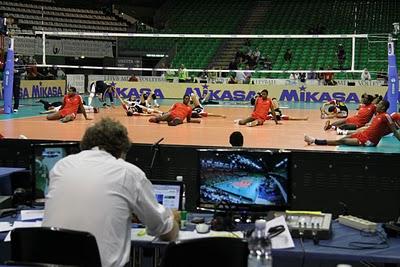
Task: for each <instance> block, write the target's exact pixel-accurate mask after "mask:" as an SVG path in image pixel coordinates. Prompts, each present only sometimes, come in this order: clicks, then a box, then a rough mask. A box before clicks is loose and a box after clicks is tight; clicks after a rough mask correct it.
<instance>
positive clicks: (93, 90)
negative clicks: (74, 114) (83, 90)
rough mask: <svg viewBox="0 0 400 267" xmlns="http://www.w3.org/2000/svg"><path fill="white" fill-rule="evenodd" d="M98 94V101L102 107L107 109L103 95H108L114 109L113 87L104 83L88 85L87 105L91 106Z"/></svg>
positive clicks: (97, 82) (98, 82)
mask: <svg viewBox="0 0 400 267" xmlns="http://www.w3.org/2000/svg"><path fill="white" fill-rule="evenodd" d="M98 94H100V95H101V97H100V98H99V100H100V101H101V102H102V103H103V107H107V103H105V102H104V101H105V99H104V98H105V95H106V94H108V97H109V98H110V103H111V106H112V107H114V98H113V87H112V86H111V85H109V84H107V83H105V82H104V81H96V82H92V83H91V84H90V94H89V99H88V105H89V106H92V101H93V99H94V98H95V97H96V96H97V95H98Z"/></svg>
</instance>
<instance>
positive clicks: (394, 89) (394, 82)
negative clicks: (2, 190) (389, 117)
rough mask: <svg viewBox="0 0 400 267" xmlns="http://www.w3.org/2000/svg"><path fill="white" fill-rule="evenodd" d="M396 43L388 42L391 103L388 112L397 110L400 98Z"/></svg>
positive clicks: (388, 92) (389, 96) (389, 95)
mask: <svg viewBox="0 0 400 267" xmlns="http://www.w3.org/2000/svg"><path fill="white" fill-rule="evenodd" d="M394 49H395V47H394V43H393V42H389V43H388V91H387V100H388V101H389V103H390V107H389V109H388V113H389V114H390V113H392V112H396V111H397V100H398V98H399V78H398V76H397V75H398V74H397V64H396V55H395V53H394V51H395V50H394Z"/></svg>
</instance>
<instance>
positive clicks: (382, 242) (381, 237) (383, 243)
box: [313, 230, 390, 250]
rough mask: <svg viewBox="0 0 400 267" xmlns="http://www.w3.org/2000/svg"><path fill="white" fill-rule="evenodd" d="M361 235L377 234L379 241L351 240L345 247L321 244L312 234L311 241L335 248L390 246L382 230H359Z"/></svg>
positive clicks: (382, 247) (370, 235)
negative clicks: (373, 231)
mask: <svg viewBox="0 0 400 267" xmlns="http://www.w3.org/2000/svg"><path fill="white" fill-rule="evenodd" d="M360 235H361V236H366V237H373V236H377V237H378V238H379V242H361V241H352V242H349V243H348V246H347V247H344V246H334V245H322V244H320V243H319V239H318V238H317V237H316V236H314V238H313V241H314V245H316V246H320V247H326V248H337V249H349V250H365V249H385V248H388V247H390V245H389V243H388V240H387V238H386V235H385V234H384V233H383V231H376V232H375V233H370V232H366V231H363V230H361V231H360Z"/></svg>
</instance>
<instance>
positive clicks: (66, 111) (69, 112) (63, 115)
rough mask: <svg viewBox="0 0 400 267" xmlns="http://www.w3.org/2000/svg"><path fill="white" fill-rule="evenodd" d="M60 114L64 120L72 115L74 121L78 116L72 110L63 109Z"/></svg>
mask: <svg viewBox="0 0 400 267" xmlns="http://www.w3.org/2000/svg"><path fill="white" fill-rule="evenodd" d="M59 112H60V115H61V117H62V118H64V117H65V116H67V115H71V116H72V117H74V119H75V118H76V114H75V113H74V112H71V111H70V110H67V109H61V110H60V111H59Z"/></svg>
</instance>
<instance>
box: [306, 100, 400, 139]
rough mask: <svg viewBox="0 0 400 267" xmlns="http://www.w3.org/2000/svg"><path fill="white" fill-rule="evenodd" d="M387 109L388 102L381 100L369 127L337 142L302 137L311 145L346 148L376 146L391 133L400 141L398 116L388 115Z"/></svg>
mask: <svg viewBox="0 0 400 267" xmlns="http://www.w3.org/2000/svg"><path fill="white" fill-rule="evenodd" d="M388 108H389V102H388V101H386V100H382V101H380V102H379V103H378V105H377V106H376V112H377V114H376V116H375V118H374V119H373V120H372V122H371V125H370V126H368V127H367V128H366V129H360V130H359V131H357V132H355V133H353V134H351V135H347V136H345V137H343V138H341V139H337V140H325V139H315V138H313V137H310V136H308V135H305V136H304V141H305V142H306V143H307V144H309V145H311V144H316V145H330V146H336V145H348V146H376V145H377V144H378V143H379V141H380V140H381V138H382V137H383V136H385V135H388V134H390V133H392V132H393V134H394V136H395V137H396V138H397V140H399V141H400V132H399V129H398V127H396V125H398V123H399V121H398V120H399V119H400V116H399V115H398V113H395V114H392V115H389V114H387V113H386V110H387V109H388Z"/></svg>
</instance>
